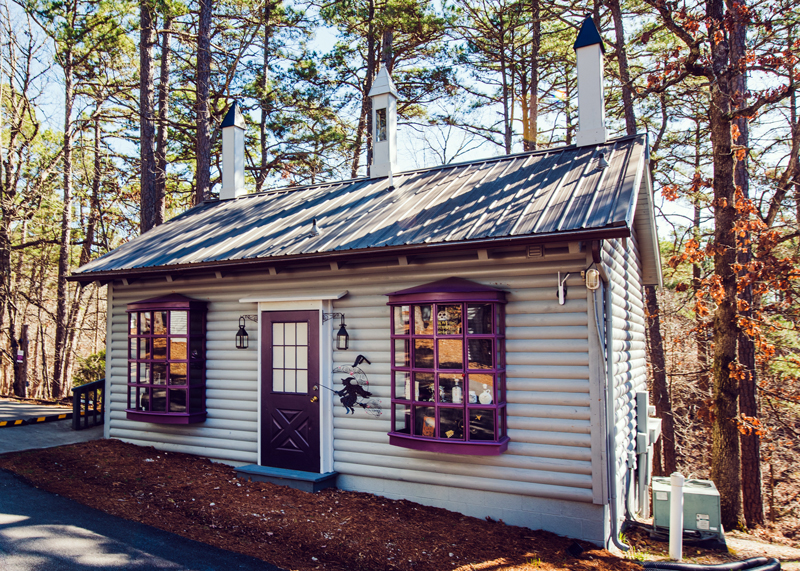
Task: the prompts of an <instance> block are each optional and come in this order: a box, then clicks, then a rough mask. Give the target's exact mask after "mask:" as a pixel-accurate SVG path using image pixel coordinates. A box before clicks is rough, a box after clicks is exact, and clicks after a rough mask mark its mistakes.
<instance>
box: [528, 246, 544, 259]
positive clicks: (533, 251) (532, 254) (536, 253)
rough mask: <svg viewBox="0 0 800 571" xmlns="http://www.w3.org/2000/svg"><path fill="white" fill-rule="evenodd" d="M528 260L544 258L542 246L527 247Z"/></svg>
mask: <svg viewBox="0 0 800 571" xmlns="http://www.w3.org/2000/svg"><path fill="white" fill-rule="evenodd" d="M528 257H529V258H544V246H542V245H541V244H539V245H537V246H528Z"/></svg>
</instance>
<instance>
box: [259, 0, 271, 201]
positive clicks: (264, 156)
mask: <svg viewBox="0 0 800 571" xmlns="http://www.w3.org/2000/svg"><path fill="white" fill-rule="evenodd" d="M272 7H273V4H272V2H271V1H270V0H267V2H266V3H265V4H264V53H263V62H262V76H261V97H260V98H259V99H260V104H261V121H260V123H259V134H260V143H261V169H260V170H258V171H257V174H256V192H261V189H262V188H263V187H264V182H265V181H266V179H267V163H268V162H269V139H268V134H267V119H268V118H269V116H270V114H271V113H272V106H271V102H270V92H269V49H270V39H271V36H272V23H271V22H270V20H271V18H272Z"/></svg>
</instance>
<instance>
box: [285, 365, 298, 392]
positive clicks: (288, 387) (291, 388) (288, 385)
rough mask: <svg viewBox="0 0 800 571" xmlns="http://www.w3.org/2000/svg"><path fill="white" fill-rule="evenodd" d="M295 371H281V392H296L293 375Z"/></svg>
mask: <svg viewBox="0 0 800 571" xmlns="http://www.w3.org/2000/svg"><path fill="white" fill-rule="evenodd" d="M296 372H297V371H295V370H294V369H289V370H284V371H283V390H284V392H287V393H295V392H297V382H296V378H295V374H296Z"/></svg>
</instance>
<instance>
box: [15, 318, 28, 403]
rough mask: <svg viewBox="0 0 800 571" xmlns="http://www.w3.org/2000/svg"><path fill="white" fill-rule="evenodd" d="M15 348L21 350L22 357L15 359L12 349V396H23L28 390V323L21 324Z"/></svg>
mask: <svg viewBox="0 0 800 571" xmlns="http://www.w3.org/2000/svg"><path fill="white" fill-rule="evenodd" d="M15 345H17V349H18V350H19V351H22V359H20V360H17V351H14V355H13V358H14V360H15V361H14V396H18V397H20V398H25V397H26V396H28V395H27V391H28V325H27V324H24V325H23V326H22V331H21V332H20V336H19V344H16V343H15Z"/></svg>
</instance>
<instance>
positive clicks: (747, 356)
mask: <svg viewBox="0 0 800 571" xmlns="http://www.w3.org/2000/svg"><path fill="white" fill-rule="evenodd" d="M741 8H743V2H735V3H734V9H733V10H732V13H733V14H734V20H733V26H732V30H731V64H732V66H733V67H734V68H737V67H739V65H740V63H743V62H744V61H745V57H746V51H747V45H746V37H745V35H746V25H745V23H744V22H742V21H741V20H739V19H737V17H736V16H735V15H736V14H737V13H740V10H741ZM734 89H735V91H734V105H735V106H736V107H737V108H742V107H744V106H745V105H746V104H747V99H746V97H747V95H746V94H747V76H746V75H745V74H743V73H739V74H738V75H737V76H736V78H735V81H734ZM734 125H735V126H736V127H738V130H739V137H738V140H735V141H734V143H735V144H737V145H738V146H741V147H744V150H745V152H744V153H742V156H741V157H740V158H739V159H738V160H737V161H736V165H735V170H734V181H735V184H736V187H737V189H739V190H740V191H741V193H742V195H743V196H744V198H745V199H747V198H749V196H750V174H749V170H748V164H747V159H748V154H749V146H750V127H749V124H748V121H747V119H746V118H744V117H742V118H739V119H736V120H735V121H734ZM746 217H747V218H749V215H746ZM737 238H738V241H739V244H738V255H737V258H738V259H737V262H738V264H739V265H740V266H741V267H742V270H741V271H740V274H739V275H740V278H742V281H741V283H742V286H741V288H740V289H741V291H740V292H739V299H740V300H741V301H742V302H743V303H742V304H741V307H740V309H739V314H740V315H741V316H742V317H743V318H745V319H748V318H751V317H752V315H753V285H752V283H750V282H749V281H747V280H746V277H747V274H748V268H747V266H748V264H749V263H750V261H751V258H752V249H751V245H750V233H749V232H745V233H744V236H742V235H741V234H739V235H738V237H737ZM738 343H739V347H738V358H739V364H740V365H741V367H742V369H743V375H742V378H741V379H740V381H739V409H740V411H741V414H743V415H745V416H748V417H751V418H758V399H757V395H756V391H757V388H756V387H757V383H758V380H757V378H756V348H755V344H754V342H753V339H752V338H751V337H750V336H749V335H748V334H747V333H746V332H745V331H743V330H741V329H740V330H739V339H738ZM740 440H741V446H742V507H743V508H744V518H745V522H746V524H747V526H748V527H756V526H759V525H764V500H763V497H762V493H761V437H760V436H759V434H758V432H757V431H756V430H746V431H744V432H742V434H741V435H740Z"/></svg>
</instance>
